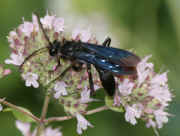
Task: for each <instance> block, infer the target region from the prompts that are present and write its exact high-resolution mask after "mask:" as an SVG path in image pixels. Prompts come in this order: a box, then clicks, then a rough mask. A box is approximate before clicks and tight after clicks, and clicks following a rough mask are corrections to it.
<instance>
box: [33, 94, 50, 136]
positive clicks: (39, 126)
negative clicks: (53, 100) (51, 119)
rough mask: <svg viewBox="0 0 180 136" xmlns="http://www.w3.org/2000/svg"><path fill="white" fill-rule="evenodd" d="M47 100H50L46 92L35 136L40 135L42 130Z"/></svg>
mask: <svg viewBox="0 0 180 136" xmlns="http://www.w3.org/2000/svg"><path fill="white" fill-rule="evenodd" d="M49 101H50V95H49V94H47V95H46V97H45V100H44V104H43V109H42V113H41V118H40V121H41V122H40V123H39V124H38V127H37V133H36V136H40V135H41V132H42V130H43V129H44V120H45V117H46V114H47V110H48V104H49Z"/></svg>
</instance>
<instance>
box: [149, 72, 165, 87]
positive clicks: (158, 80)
mask: <svg viewBox="0 0 180 136" xmlns="http://www.w3.org/2000/svg"><path fill="white" fill-rule="evenodd" d="M167 81H168V78H167V72H164V73H162V74H156V76H154V77H153V78H152V80H151V84H152V85H153V84H159V85H165V84H166V83H167Z"/></svg>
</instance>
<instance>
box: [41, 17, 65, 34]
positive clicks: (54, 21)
mask: <svg viewBox="0 0 180 136" xmlns="http://www.w3.org/2000/svg"><path fill="white" fill-rule="evenodd" d="M41 22H42V24H43V27H44V28H47V29H54V31H55V32H58V33H59V32H62V31H64V19H63V18H60V17H59V18H57V17H56V16H49V14H47V15H46V16H45V17H44V18H41Z"/></svg>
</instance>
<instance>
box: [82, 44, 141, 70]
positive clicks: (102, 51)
mask: <svg viewBox="0 0 180 136" xmlns="http://www.w3.org/2000/svg"><path fill="white" fill-rule="evenodd" d="M83 48H85V49H86V51H87V52H89V53H91V54H92V53H93V54H95V55H96V56H99V57H102V58H104V59H106V60H108V61H110V62H112V63H114V64H117V65H120V66H126V67H133V66H136V65H137V64H138V63H139V62H140V58H139V57H138V56H136V55H135V54H133V53H131V52H129V51H126V50H123V49H118V48H113V47H105V46H101V45H95V44H89V43H84V44H83Z"/></svg>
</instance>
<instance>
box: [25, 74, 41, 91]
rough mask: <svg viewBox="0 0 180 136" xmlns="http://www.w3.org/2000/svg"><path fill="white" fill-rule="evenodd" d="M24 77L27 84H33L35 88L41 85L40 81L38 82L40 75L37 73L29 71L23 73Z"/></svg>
mask: <svg viewBox="0 0 180 136" xmlns="http://www.w3.org/2000/svg"><path fill="white" fill-rule="evenodd" d="M22 77H23V79H24V80H25V81H26V83H25V84H26V86H27V87H30V86H31V85H32V86H33V87H34V88H38V87H39V83H38V82H37V80H38V75H37V74H35V73H31V72H27V73H26V74H22Z"/></svg>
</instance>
